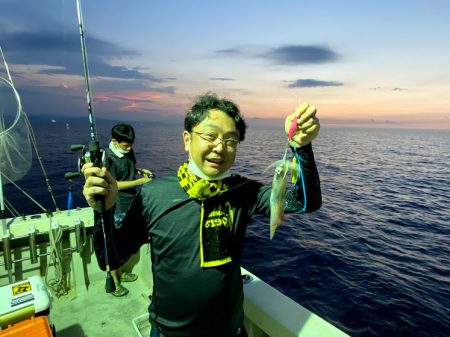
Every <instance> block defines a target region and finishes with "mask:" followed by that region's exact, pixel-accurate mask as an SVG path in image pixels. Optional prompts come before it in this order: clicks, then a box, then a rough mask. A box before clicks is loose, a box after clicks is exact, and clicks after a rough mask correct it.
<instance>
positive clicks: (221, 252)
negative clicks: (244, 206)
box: [177, 162, 233, 267]
mask: <svg viewBox="0 0 450 337" xmlns="http://www.w3.org/2000/svg"><path fill="white" fill-rule="evenodd" d="M187 165H188V162H185V163H183V164H182V165H181V166H180V168H179V169H178V172H177V177H178V181H179V183H180V186H181V187H182V188H183V189H184V190H185V191H186V193H187V194H188V195H189V197H190V198H193V199H198V200H200V201H201V207H202V208H201V213H200V230H199V232H200V266H201V267H216V266H220V265H222V264H225V263H228V262H230V261H231V252H230V247H231V245H230V244H231V230H232V227H233V226H232V225H233V210H232V208H231V205H230V203H229V202H223V203H221V204H217V205H214V207H211V208H210V209H208V207H205V203H204V201H205V200H206V199H208V198H211V197H214V196H217V195H220V194H221V193H223V192H224V191H226V190H227V189H228V185H227V184H225V183H223V181H222V180H212V181H208V180H205V179H199V180H195V179H193V178H192V177H191V175H190V174H189V171H188V169H187Z"/></svg>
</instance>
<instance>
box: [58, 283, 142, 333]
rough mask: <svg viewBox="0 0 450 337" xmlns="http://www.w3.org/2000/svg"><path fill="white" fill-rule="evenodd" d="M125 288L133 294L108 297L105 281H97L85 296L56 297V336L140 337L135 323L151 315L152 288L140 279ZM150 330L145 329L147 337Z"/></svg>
mask: <svg viewBox="0 0 450 337" xmlns="http://www.w3.org/2000/svg"><path fill="white" fill-rule="evenodd" d="M123 285H124V286H126V288H128V289H129V290H130V292H129V293H128V294H127V295H126V296H122V297H114V296H113V295H111V294H107V293H106V292H105V280H94V281H93V282H92V283H91V284H90V285H89V289H88V291H87V292H86V293H84V294H81V295H75V294H73V293H69V294H68V295H67V296H62V297H60V298H53V301H52V302H53V303H52V308H51V310H50V316H49V319H50V322H51V323H52V324H54V326H55V329H56V337H102V336H105V337H124V336H127V337H133V336H140V334H139V333H138V332H137V330H136V328H135V326H134V325H133V320H134V319H135V318H137V317H139V316H142V315H145V314H147V307H148V305H149V303H150V300H149V294H150V292H151V289H149V288H148V287H147V286H146V285H145V283H144V282H142V281H141V280H140V279H138V280H137V281H135V282H131V283H124V284H123ZM149 328H150V325H149V324H147V323H146V324H145V327H143V330H142V331H143V333H144V331H148V333H146V334H145V335H144V336H145V337H148V336H149V334H150V332H149Z"/></svg>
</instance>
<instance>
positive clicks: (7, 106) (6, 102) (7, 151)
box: [0, 77, 32, 185]
mask: <svg viewBox="0 0 450 337" xmlns="http://www.w3.org/2000/svg"><path fill="white" fill-rule="evenodd" d="M30 132H31V131H30V128H29V123H28V119H27V116H26V115H25V113H24V112H23V110H22V104H21V102H20V97H19V94H18V93H17V91H16V89H15V88H14V86H13V85H12V84H11V82H9V81H8V80H6V79H4V78H3V77H0V173H1V176H0V178H1V179H0V180H1V182H2V185H5V184H8V183H9V182H11V181H17V180H19V179H21V178H22V177H23V176H24V175H25V174H26V173H27V172H28V171H29V170H30V168H31V161H32V142H31V134H30Z"/></svg>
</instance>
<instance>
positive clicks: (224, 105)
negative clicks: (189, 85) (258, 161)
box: [184, 92, 247, 142]
mask: <svg viewBox="0 0 450 337" xmlns="http://www.w3.org/2000/svg"><path fill="white" fill-rule="evenodd" d="M212 109H218V110H221V111H223V112H225V113H226V114H227V115H228V116H230V117H231V118H232V119H233V120H234V124H235V125H236V128H237V129H238V131H239V141H240V142H241V141H243V140H244V139H245V129H246V128H247V125H246V124H245V121H244V119H243V118H242V115H241V112H240V111H239V107H238V106H237V105H236V104H235V103H234V102H232V101H231V100H229V99H226V98H218V97H217V95H216V94H214V93H211V92H207V93H206V94H203V95H200V96H198V97H197V98H196V99H195V101H194V105H192V107H191V108H190V109H189V111H188V112H187V114H186V117H185V119H184V129H185V130H186V131H188V132H191V131H192V129H193V128H194V126H196V125H198V124H199V123H201V122H202V121H203V120H204V119H205V118H206V117H208V114H209V110H212Z"/></svg>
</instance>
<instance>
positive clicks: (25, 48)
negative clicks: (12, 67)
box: [5, 31, 156, 80]
mask: <svg viewBox="0 0 450 337" xmlns="http://www.w3.org/2000/svg"><path fill="white" fill-rule="evenodd" d="M5 40H6V41H8V45H7V51H8V55H9V56H8V59H9V60H10V62H12V63H15V64H28V65H46V66H49V67H48V69H42V70H41V71H40V73H42V74H52V75H80V74H82V53H81V45H80V37H79V35H78V34H76V33H75V32H72V33H68V34H66V35H65V36H64V35H62V34H60V33H58V32H53V31H40V32H31V31H19V32H12V33H8V34H7V35H6V36H5ZM86 46H87V47H86V49H87V53H86V54H87V57H88V65H89V69H93V70H95V72H92V75H93V76H102V77H115V78H127V79H130V78H133V79H152V80H156V79H155V78H152V77H151V76H149V75H148V74H145V73H143V72H141V71H140V70H139V69H130V68H126V67H122V66H112V65H110V64H109V63H108V61H110V60H117V59H121V58H125V57H135V56H138V53H137V52H135V51H132V50H129V49H125V48H122V47H121V46H119V45H117V44H114V43H111V42H108V41H104V40H100V39H97V38H95V37H91V38H87V39H86Z"/></svg>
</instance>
